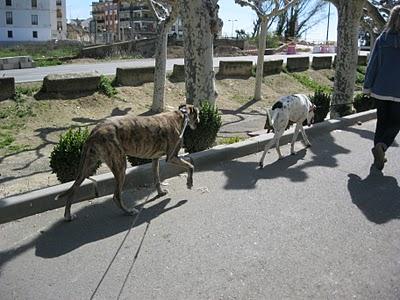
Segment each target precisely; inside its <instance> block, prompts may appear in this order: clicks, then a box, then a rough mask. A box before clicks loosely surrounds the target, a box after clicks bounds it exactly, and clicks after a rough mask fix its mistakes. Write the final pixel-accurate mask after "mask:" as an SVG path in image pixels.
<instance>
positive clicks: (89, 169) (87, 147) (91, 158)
mask: <svg viewBox="0 0 400 300" xmlns="http://www.w3.org/2000/svg"><path fill="white" fill-rule="evenodd" d="M95 148H96V147H95V144H94V143H93V142H92V139H91V138H90V137H89V138H88V140H87V141H86V142H85V144H84V145H83V148H82V154H81V159H80V161H79V168H78V174H77V176H76V179H75V182H74V183H73V184H72V186H71V187H70V188H69V189H68V190H67V191H65V192H63V193H61V194H59V195H57V196H56V197H55V200H58V199H60V198H66V201H65V213H64V217H65V219H66V220H67V221H71V220H72V218H71V205H72V201H73V197H74V194H75V192H76V190H77V189H78V188H79V186H80V185H81V184H82V182H83V181H84V180H85V178H87V177H89V176H90V175H92V174H93V172H94V171H95V169H96V165H97V162H98V155H97V153H96V152H97V151H96V149H95Z"/></svg>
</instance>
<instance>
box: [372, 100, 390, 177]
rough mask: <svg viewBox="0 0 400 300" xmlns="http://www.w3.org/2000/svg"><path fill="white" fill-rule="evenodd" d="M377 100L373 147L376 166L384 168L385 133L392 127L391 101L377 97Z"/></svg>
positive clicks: (380, 168)
mask: <svg viewBox="0 0 400 300" xmlns="http://www.w3.org/2000/svg"><path fill="white" fill-rule="evenodd" d="M375 102H376V119H377V120H376V129H375V137H374V148H372V149H371V151H372V154H373V155H374V166H375V168H377V169H378V170H382V169H383V167H384V164H385V161H386V159H385V151H386V149H387V145H386V144H385V135H386V132H387V130H388V128H389V127H390V103H389V101H384V100H378V99H375Z"/></svg>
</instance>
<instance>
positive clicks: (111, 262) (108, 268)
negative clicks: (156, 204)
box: [90, 192, 151, 300]
mask: <svg viewBox="0 0 400 300" xmlns="http://www.w3.org/2000/svg"><path fill="white" fill-rule="evenodd" d="M150 195H151V192H150V194H149V195H148V196H147V198H146V200H145V202H144V203H143V204H141V207H140V209H139V211H138V213H137V214H136V216H135V218H134V219H133V220H132V223H131V225H130V226H129V229H128V231H127V232H126V234H125V236H124V238H123V239H122V241H121V243H120V245H119V247H118V249H117V251H116V252H115V254H114V256H113V258H112V259H111V261H110V263H109V264H108V266H107V269H106V271H105V272H104V274H103V276H102V277H101V279H100V281H99V283H98V284H97V286H96V288H95V289H94V291H93V293H92V295H91V296H90V300H92V299H93V298H94V296H95V295H96V293H97V291H98V290H99V288H100V286H101V284H102V283H103V281H104V279H105V278H106V276H107V274H108V271H109V270H110V269H111V266H112V265H113V263H114V261H115V259H116V258H117V256H118V254H119V252H120V250H121V248H122V246H123V245H124V244H125V241H126V239H127V238H128V236H129V234H130V232H131V231H132V229H133V228H134V227H135V225H136V222H137V221H138V219H139V216H140V213H141V212H142V210H143V208H144V206H145V205H146V204H147V202H148V201H149V198H150ZM149 225H150V222H149V223H148V224H147V227H146V231H145V233H146V232H147V229H148V227H149ZM143 239H144V236H143V237H142V240H141V243H140V245H139V248H138V250H137V251H136V254H135V259H136V257H137V256H138V254H139V251H140V248H141V246H142V243H143ZM130 271H131V270H130ZM124 285H125V282H124Z"/></svg>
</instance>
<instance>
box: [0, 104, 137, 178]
mask: <svg viewBox="0 0 400 300" xmlns="http://www.w3.org/2000/svg"><path fill="white" fill-rule="evenodd" d="M130 110H131V108H125V109H119V108H118V107H117V108H114V109H113V110H112V111H111V113H110V115H109V116H106V118H107V117H111V116H123V115H126V114H127V113H128V112H129V111H130ZM103 119H104V118H102V119H90V118H73V119H72V121H74V122H78V123H81V124H82V125H79V127H88V126H90V125H93V124H97V123H98V122H100V121H101V120H103ZM70 127H78V126H76V125H72V126H70ZM70 127H42V128H38V129H36V130H35V135H36V136H37V137H38V138H40V140H41V144H40V145H38V146H37V147H35V148H30V149H25V150H21V151H19V152H16V153H12V154H8V155H5V156H3V157H0V166H1V163H2V162H4V161H5V160H6V159H8V158H12V157H16V156H17V155H22V154H24V153H31V154H30V158H29V159H26V158H24V159H21V160H19V161H20V162H21V164H19V165H18V166H16V167H14V168H13V169H11V171H20V173H19V174H18V175H17V176H6V175H3V176H1V177H0V182H8V181H12V180H15V179H18V178H23V177H29V176H32V175H35V174H40V173H46V172H49V171H50V166H49V162H48V160H46V161H47V164H46V167H45V168H41V170H40V171H38V170H37V169H35V170H34V171H29V169H30V168H31V166H32V164H34V163H35V162H36V161H38V160H41V159H45V158H47V156H48V155H47V154H44V153H46V151H47V150H45V148H46V147H48V146H51V145H54V144H56V142H54V141H53V140H52V139H51V138H50V137H51V135H53V136H54V134H57V133H62V132H64V131H66V130H67V129H69V128H70ZM32 152H33V153H32ZM21 172H23V173H24V174H21Z"/></svg>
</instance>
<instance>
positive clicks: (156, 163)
mask: <svg viewBox="0 0 400 300" xmlns="http://www.w3.org/2000/svg"><path fill="white" fill-rule="evenodd" d="M152 169H153V176H154V184H155V185H156V189H157V193H158V196H159V197H161V196H164V195H166V194H167V193H168V191H167V190H164V189H162V188H161V183H160V164H159V159H158V158H155V159H153V160H152Z"/></svg>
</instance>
